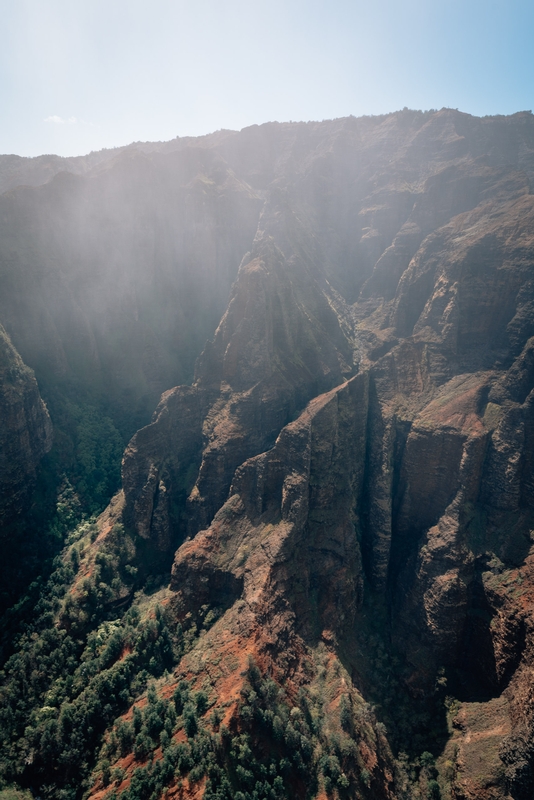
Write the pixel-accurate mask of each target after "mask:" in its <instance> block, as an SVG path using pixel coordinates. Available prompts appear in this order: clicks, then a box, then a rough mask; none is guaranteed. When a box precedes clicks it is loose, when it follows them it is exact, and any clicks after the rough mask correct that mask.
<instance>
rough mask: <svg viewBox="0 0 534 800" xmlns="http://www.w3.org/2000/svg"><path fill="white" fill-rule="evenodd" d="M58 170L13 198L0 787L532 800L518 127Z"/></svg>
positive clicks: (524, 159) (156, 156) (327, 141)
mask: <svg viewBox="0 0 534 800" xmlns="http://www.w3.org/2000/svg"><path fill="white" fill-rule="evenodd" d="M88 158H89V157H88ZM28 161H29V160H28ZM32 161H35V160H32ZM66 161H67V160H66ZM80 164H82V162H76V165H77V166H76V168H75V169H74V167H73V168H72V170H71V171H70V167H69V164H66V163H65V164H62V166H63V167H65V168H64V169H63V168H62V169H61V170H59V171H57V172H56V173H55V174H54V175H52V177H51V178H50V179H49V180H48V181H47V182H43V183H41V180H42V178H39V177H38V173H37V171H35V172H34V173H32V169H34V167H33V166H32V165H31V164H24V165H19V166H18V167H17V169H19V170H20V174H21V175H22V174H25V175H26V174H27V175H29V174H30V173H32V174H33V175H34V178H32V180H31V181H30V180H26V183H33V184H35V185H26V186H18V187H17V186H16V185H13V186H12V187H11V188H10V189H9V190H8V191H6V192H5V193H4V194H2V195H0V227H1V229H2V235H1V236H0V288H1V291H0V323H1V324H2V325H3V326H4V328H5V330H6V331H7V334H8V335H6V336H5V337H4V339H3V341H4V340H5V348H4V349H5V352H6V358H7V362H6V363H7V364H8V366H7V367H6V369H3V370H2V372H1V375H0V378H1V379H2V386H1V387H0V399H1V398H3V397H5V398H7V399H6V401H5V403H8V402H9V403H10V404H11V405H10V408H11V410H10V414H11V416H10V417H9V419H13V420H16V422H13V423H10V424H9V425H8V426H7V430H6V431H4V439H3V442H4V441H5V443H4V444H3V448H6V452H7V449H9V452H10V454H12V455H10V459H11V461H10V463H11V464H20V466H17V468H16V470H13V469H11V470H10V469H7V468H3V469H2V470H1V471H0V480H1V481H2V496H3V497H6V496H7V495H8V494H9V496H10V498H11V500H10V505H9V514H10V517H9V526H8V527H6V528H5V530H6V532H7V537H8V538H9V546H7V545H5V544H2V543H3V542H5V541H7V538H6V534H4V533H3V534H2V536H1V537H0V544H2V546H3V547H4V550H5V553H6V554H7V558H6V559H4V563H3V565H2V570H3V572H2V579H3V582H4V584H5V585H6V586H7V589H6V590H5V592H4V594H5V597H6V600H5V606H6V607H7V605H9V603H13V602H16V606H15V608H13V609H11V610H10V611H7V610H6V613H5V615H4V623H3V626H2V631H3V633H2V645H3V652H4V659H5V664H4V667H3V672H2V673H1V678H2V685H1V688H0V739H1V747H2V749H1V751H0V770H1V773H0V774H1V775H2V776H3V780H4V782H5V785H6V786H11V785H17V786H20V787H22V788H27V789H31V791H32V792H33V793H34V795H39V796H40V797H45V798H61V800H67V799H70V798H73V800H74V798H78V797H82V796H83V797H90V798H95V800H96V798H98V800H101V799H102V798H104V797H105V798H110V800H111V798H114V797H117V798H120V797H122V798H123V800H137V798H139V799H140V800H144V798H146V799H147V800H148V799H149V798H154V800H156V798H160V797H168V798H179V799H180V800H185V799H186V798H199V800H200V798H206V800H213V798H218V799H219V800H226V799H227V798H228V800H229V799H230V798H234V800H249V798H251V799H252V798H253V799H254V800H260V798H285V797H290V796H291V797H298V798H319V799H320V800H326V798H340V799H341V800H343V798H357V797H358V798H373V799H374V798H377V799H378V798H380V799H381V798H384V799H386V798H388V800H394V799H396V798H398V799H399V800H401V799H404V798H413V800H415V798H420V799H421V800H425V798H428V800H437V799H438V798H442V800H471V799H472V800H486V798H487V799H488V800H489V799H490V798H491V799H492V800H509V798H513V800H527V798H531V797H532V795H533V793H534V697H533V695H532V682H531V669H532V667H531V663H532V659H533V658H534V640H533V630H532V624H531V619H532V608H533V604H534V560H533V559H534V550H533V545H534V538H533V537H534V534H533V532H532V531H533V530H534V519H533V516H534V515H533V504H534V501H533V499H532V498H533V497H534V494H533V488H534V471H533V470H534V460H533V453H534V272H533V269H534V197H533V195H532V193H531V186H532V181H533V179H534V117H532V115H531V114H530V113H528V112H523V113H519V114H516V115H513V116H511V117H489V118H484V119H478V118H474V117H470V116H469V115H466V114H461V113H459V112H457V111H453V110H448V109H443V110H441V111H439V112H424V113H423V112H415V111H408V110H405V111H402V112H398V113H396V114H391V115H387V116H383V117H370V118H360V119H356V118H352V117H351V118H347V119H340V120H333V121H325V122H321V123H315V122H313V123H286V124H278V123H269V124H266V125H262V126H253V127H252V128H247V129H244V130H243V131H241V132H239V133H236V132H232V131H220V132H218V133H216V134H212V135H210V136H206V137H201V138H199V139H187V140H179V139H178V140H174V141H173V142H169V143H167V144H158V145H148V144H145V145H138V146H135V147H134V146H130V147H128V148H123V149H121V150H120V152H117V153H113V154H110V153H109V152H108V153H107V154H106V155H105V157H104V155H102V157H101V158H96V157H94V158H93V160H92V161H86V162H83V164H84V167H83V171H82V169H81V166H80ZM0 166H1V164H0ZM23 167H24V168H23ZM39 169H40V167H39ZM50 169H52V167H50ZM54 169H55V167H54ZM24 170H26V172H24ZM75 172H76V173H77V174H74V173H75ZM82 172H83V174H82ZM40 174H41V173H39V175H40ZM2 335H3V334H2ZM9 337H10V338H9ZM15 348H16V350H15ZM10 365H11V366H10ZM12 365H15V366H12ZM193 365H194V366H193ZM15 367H16V369H15ZM14 370H15V371H14ZM32 370H33V372H32ZM15 372H16V380H17V381H18V382H17V383H16V387H17V388H16V391H15V390H14V389H12V388H10V387H11V384H9V385H8V383H6V381H11V382H13V380H14V378H13V375H15ZM10 376H11V377H10ZM34 376H35V377H34ZM2 392H3V394H2ZM39 393H40V394H39ZM41 398H42V399H41ZM43 400H44V401H45V403H46V406H45V404H44V403H43ZM158 401H159V402H158ZM154 409H155V410H154ZM152 411H153V415H152V417H151V416H150V415H151V413H152ZM21 426H22V427H24V426H26V428H25V429H26V432H27V435H26V438H24V435H23V434H24V431H23V432H22V433H21V430H20V429H21ZM51 427H53V430H54V444H53V446H52V439H51ZM28 443H30V444H31V446H30V444H28ZM124 445H125V448H124ZM123 449H124V453H123V457H122V467H121V476H120V479H119V474H118V460H119V457H120V453H121V452H122V451H123ZM46 452H48V455H45V453H46ZM39 465H40V466H39ZM14 472H16V474H17V476H18V483H17V484H15V483H14V478H13V474H14ZM14 485H16V486H17V491H16V492H13V490H12V489H11V486H14ZM24 486H25V487H26V488H25V491H23V490H22V488H19V487H24ZM108 502H109V505H107V507H105V506H106V504H108ZM6 513H7V512H6ZM37 520H38V521H37ZM6 525H7V523H6ZM28 531H31V534H28ZM39 548H41V551H39ZM43 548H44V549H45V550H46V553H45V556H46V557H48V559H49V560H48V561H46V559H45V558H43V556H42V555H41V556H37V554H38V553H39V552H42V549H43ZM61 548H63V549H61ZM16 558H19V559H22V560H24V564H23V565H22V566H20V565H19V568H18V571H17V577H16V579H15V578H13V582H12V583H13V585H12V586H11V588H10V580H11V573H12V572H13V567H14V563H13V562H14V560H15V559H16ZM52 559H53V562H52ZM26 560H27V565H26ZM39 560H41V566H42V567H43V565H46V568H44V567H43V568H42V569H41V570H39V567H38V563H39ZM39 575H40V577H39ZM36 579H37V580H36ZM32 581H33V582H32Z"/></svg>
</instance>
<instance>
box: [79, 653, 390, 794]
mask: <svg viewBox="0 0 534 800" xmlns="http://www.w3.org/2000/svg"><path fill="white" fill-rule="evenodd" d="M246 678H247V680H246V682H245V686H244V688H243V690H242V693H241V702H240V704H239V707H238V709H237V716H236V717H235V718H233V720H232V730H229V729H228V728H227V727H225V726H224V725H222V724H221V720H222V717H223V714H222V711H221V709H219V708H216V709H214V710H213V711H212V713H211V714H209V713H208V711H209V706H210V700H213V699H214V698H209V697H208V695H207V694H206V693H205V692H203V691H196V692H195V691H192V688H191V684H190V683H189V682H188V681H186V680H182V681H181V682H180V683H179V684H178V686H177V687H176V689H175V690H174V693H173V694H169V693H168V692H167V693H166V695H167V696H165V697H164V696H162V694H163V693H164V690H165V686H166V682H165V679H164V680H163V683H161V684H160V693H159V694H158V692H157V691H156V686H155V685H154V684H151V685H150V686H149V688H148V691H147V703H146V705H144V707H142V708H141V707H140V706H135V707H134V709H133V713H132V715H131V716H130V715H128V717H127V718H123V719H121V720H119V721H118V722H117V724H116V725H115V727H114V728H113V730H112V731H111V733H110V734H109V735H108V737H107V739H106V742H105V744H104V745H103V747H102V750H101V753H100V760H99V763H98V765H97V767H96V769H95V771H94V773H93V777H94V779H95V781H97V782H98V781H100V782H101V783H102V785H103V786H105V787H109V790H110V796H114V795H115V794H117V793H118V792H119V787H120V785H121V783H122V781H123V779H124V777H125V773H124V770H123V768H122V767H121V766H120V763H117V762H120V758H121V757H122V756H124V755H126V754H127V753H129V752H131V751H132V748H133V752H134V755H135V758H136V760H137V761H138V762H141V764H140V765H139V766H137V767H136V768H135V769H134V771H133V773H130V777H131V780H130V782H129V786H128V788H126V789H125V790H123V791H122V792H120V793H118V795H117V796H118V797H120V798H121V800H148V798H151V797H154V798H156V797H160V796H161V795H162V793H163V791H164V789H165V787H168V786H170V785H174V784H178V785H179V784H180V783H181V782H182V781H184V780H187V781H188V782H189V783H190V784H191V783H193V784H194V783H197V782H199V781H203V782H204V797H205V798H206V800H278V798H286V797H290V796H294V795H295V794H296V795H298V796H302V797H304V796H306V797H310V798H311V797H314V796H315V795H316V794H317V792H318V791H319V789H320V788H322V789H324V791H326V792H327V794H328V795H332V796H337V797H340V798H345V797H346V798H349V797H351V798H355V797H365V796H369V792H370V787H371V776H370V773H369V772H368V770H366V769H365V765H364V763H363V761H362V757H361V753H360V749H359V748H358V742H359V737H360V736H361V735H362V733H361V730H362V724H363V729H365V735H368V734H369V730H370V726H371V727H372V725H371V721H372V717H371V716H367V717H366V718H365V719H364V720H359V721H358V720H355V716H354V715H355V709H353V708H352V707H351V701H350V698H349V696H348V695H344V696H343V697H344V700H343V698H342V702H341V704H340V709H341V711H340V713H341V717H343V715H345V724H348V723H347V719H348V713H350V720H351V721H350V725H348V727H350V729H351V731H350V733H348V732H343V731H342V728H341V726H342V725H343V721H342V719H341V720H337V722H334V721H333V720H332V719H330V720H328V721H327V719H326V714H327V713H328V712H327V711H326V704H325V702H324V698H323V699H321V698H320V697H318V696H317V695H315V694H314V693H313V692H310V691H309V690H308V689H305V688H301V690H300V692H299V697H298V704H297V705H291V703H290V701H289V699H288V697H287V695H286V694H285V692H284V691H283V690H282V689H281V688H280V687H279V686H278V685H277V684H276V683H275V681H273V680H272V679H271V678H269V677H267V676H262V675H261V673H260V671H259V669H258V667H257V666H256V665H255V664H254V663H251V664H250V666H249V669H248V672H247V676H246ZM343 709H345V710H344V711H343ZM347 709H350V712H348V711H347ZM329 725H330V726H332V725H334V727H335V728H336V730H337V732H336V733H335V734H332V729H329ZM356 729H358V733H355V730H356ZM180 731H183V733H184V734H185V741H177V735H178V734H179V732H180ZM371 735H372V736H376V733H375V734H371ZM378 738H380V734H378ZM113 763H115V764H116V766H115V767H112V764H113Z"/></svg>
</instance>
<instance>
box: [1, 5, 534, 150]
mask: <svg viewBox="0 0 534 800" xmlns="http://www.w3.org/2000/svg"><path fill="white" fill-rule="evenodd" d="M0 21H1V22H0V25H1V31H2V38H1V41H2V46H1V48H0V122H1V124H0V153H16V154H18V155H23V156H35V155H40V154H42V153H57V154H59V155H64V156H71V155H81V154H84V153H88V152H90V151H92V150H100V149H102V148H103V147H116V146H120V145H124V144H128V143H130V142H132V141H165V140H169V139H173V138H174V137H176V136H198V135H202V134H205V133H210V132H212V131H215V130H219V129H220V128H231V129H234V130H239V129H241V128H243V127H246V126H247V125H252V124H261V123H262V122H268V121H272V120H278V121H286V120H310V119H314V120H322V119H333V118H336V117H343V116H348V115H349V114H353V115H354V116H360V115H362V114H384V113H388V112H391V111H395V110H398V109H401V108H404V107H405V106H407V107H408V108H417V109H423V110H426V109H430V108H436V109H439V108H443V107H450V108H458V109H459V110H460V111H466V112H468V113H470V114H475V115H477V116H484V115H486V114H511V113H514V112H516V111H522V110H526V109H533V108H534V96H533V95H534V44H533V42H534V0H506V2H505V1H504V0H403V1H402V2H400V1H398V0H372V2H371V0H365V1H363V2H362V1H361V0H329V2H326V1H325V0H188V2H182V0H105V1H104V0H0Z"/></svg>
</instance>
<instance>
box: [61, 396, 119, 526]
mask: <svg viewBox="0 0 534 800" xmlns="http://www.w3.org/2000/svg"><path fill="white" fill-rule="evenodd" d="M66 410H67V412H68V414H69V416H70V418H71V421H72V422H71V437H72V444H73V448H74V464H73V466H72V474H71V480H72V482H73V483H74V484H75V486H76V489H77V492H78V493H79V495H80V497H81V498H82V501H83V504H84V507H85V508H87V509H88V510H89V511H90V512H92V513H93V512H95V511H100V510H101V509H102V508H103V507H104V506H105V505H106V503H107V502H108V501H109V499H110V497H111V496H112V495H113V494H114V492H116V491H117V489H118V488H119V484H120V464H121V458H122V453H123V450H124V447H125V442H124V440H123V438H122V436H121V435H120V433H119V431H118V430H117V428H116V427H115V425H114V424H113V421H112V420H111V419H110V417H108V416H106V415H105V414H104V413H102V410H101V409H99V408H98V407H97V406H94V405H89V404H87V405H85V404H82V403H73V402H67V403H66Z"/></svg>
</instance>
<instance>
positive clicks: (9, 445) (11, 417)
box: [0, 326, 52, 535]
mask: <svg viewBox="0 0 534 800" xmlns="http://www.w3.org/2000/svg"><path fill="white" fill-rule="evenodd" d="M0 409H1V417H2V430H1V433H0V437H1V438H0V459H1V461H0V535H2V534H3V535H5V532H6V529H7V528H8V526H9V524H10V523H12V522H13V521H14V520H15V519H16V518H17V517H19V518H20V517H21V516H22V514H23V511H24V504H25V501H27V499H28V497H29V496H30V494H31V490H32V488H33V485H34V482H35V478H36V474H37V469H38V466H39V462H40V460H41V458H42V457H43V456H44V455H45V453H47V452H48V451H49V450H50V447H51V446H52V426H51V424H50V417H49V416H48V412H47V410H46V406H45V405H44V403H43V401H42V399H41V397H40V395H39V389H38V387H37V381H36V380H35V377H34V376H33V373H32V371H31V370H30V369H28V367H27V366H26V365H25V364H24V362H23V361H22V359H21V357H20V356H19V354H18V353H17V351H16V350H15V348H14V347H13V345H12V344H11V341H10V339H9V337H8V336H7V334H6V332H5V330H4V329H3V328H2V327H1V326H0Z"/></svg>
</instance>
